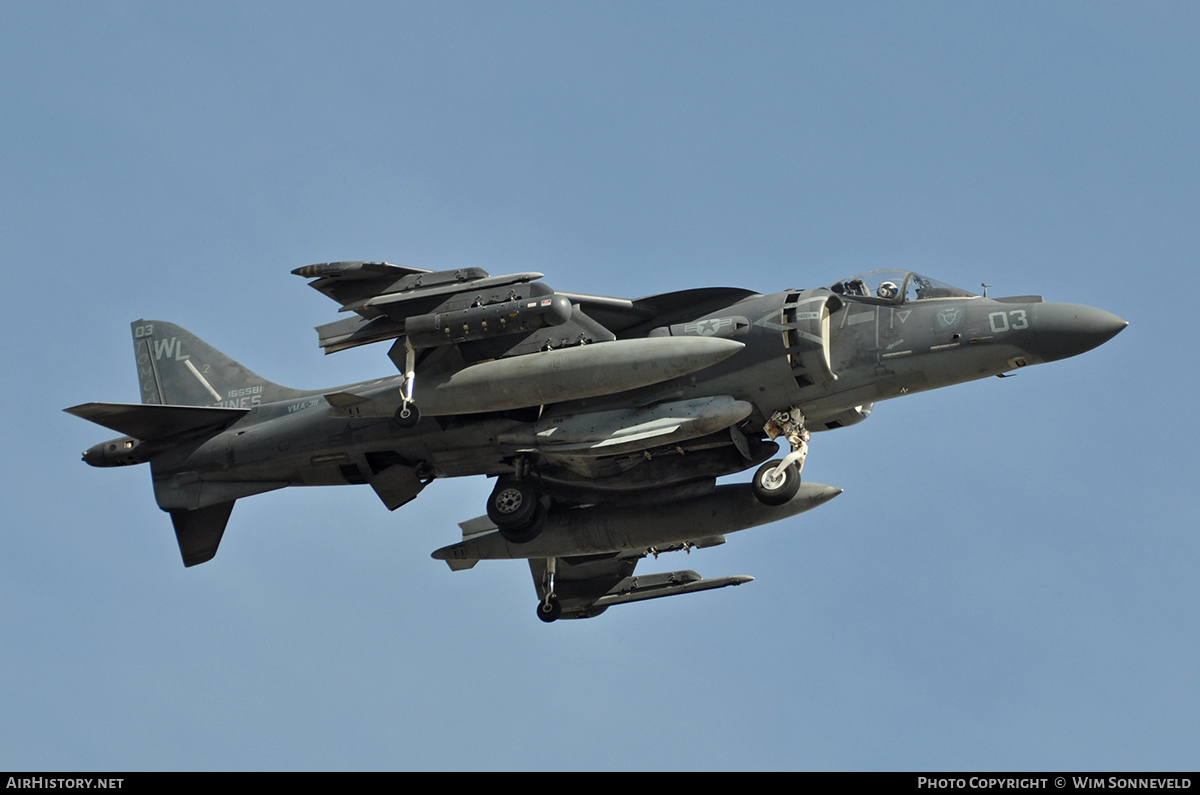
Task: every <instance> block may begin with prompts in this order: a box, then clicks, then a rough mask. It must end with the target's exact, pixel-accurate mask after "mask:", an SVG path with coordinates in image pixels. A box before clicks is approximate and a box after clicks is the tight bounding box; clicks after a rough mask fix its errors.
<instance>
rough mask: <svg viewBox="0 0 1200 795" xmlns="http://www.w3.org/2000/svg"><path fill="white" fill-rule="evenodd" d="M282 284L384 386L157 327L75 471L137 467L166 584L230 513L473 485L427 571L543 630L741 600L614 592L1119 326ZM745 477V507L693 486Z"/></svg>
mask: <svg viewBox="0 0 1200 795" xmlns="http://www.w3.org/2000/svg"><path fill="white" fill-rule="evenodd" d="M293 273H294V274H296V275H298V276H301V277H304V278H307V279H312V281H311V282H310V284H311V286H312V287H314V288H315V289H317V290H319V291H320V292H321V293H323V294H325V295H327V296H329V297H330V298H332V299H333V300H334V301H336V302H337V303H338V304H339V305H340V307H341V310H340V311H342V312H344V313H348V317H347V318H346V319H343V320H341V321H338V322H334V323H330V324H328V325H323V326H319V327H318V328H317V332H318V336H319V343H320V346H321V347H322V348H323V349H324V350H325V352H326V353H334V352H336V351H342V350H346V349H348V348H352V347H355V346H359V345H366V344H370V343H376V342H383V341H390V342H391V347H390V350H389V352H388V356H389V358H390V359H391V360H392V362H393V363H394V364H395V366H396V368H397V370H398V374H396V375H392V376H391V377H387V378H381V379H379V380H376V381H366V382H363V383H358V384H351V385H349V386H341V387H336V388H332V389H323V390H315V391H306V390H296V389H289V388H286V387H282V386H279V385H277V384H274V383H271V382H270V381H267V380H266V379H264V378H261V377H259V376H258V375H255V374H254V373H252V372H251V371H249V370H247V369H246V368H245V367H243V366H242V365H240V364H238V363H237V362H235V361H233V360H232V359H230V358H229V357H228V356H225V355H224V354H222V353H220V352H219V351H217V350H215V349H214V348H212V347H211V346H209V345H207V344H206V343H204V342H203V341H202V340H200V339H199V338H197V337H195V336H194V335H192V334H190V333H189V332H187V331H185V330H184V329H182V328H180V327H179V326H176V325H173V324H171V323H168V322H164V321H160V320H138V321H135V322H134V323H133V324H132V330H133V347H134V354H135V358H136V362H137V372H138V380H139V384H140V386H141V398H142V402H141V403H137V404H130V403H85V404H83V405H80V406H75V407H73V408H69V409H66V411H68V412H70V413H71V414H74V415H76V416H78V417H83V418H84V419H87V420H91V421H92V422H95V423H98V424H100V425H103V426H105V427H107V428H110V429H112V430H115V431H117V432H118V433H122V434H125V435H124V436H123V437H121V438H119V439H113V440H110V441H106V442H103V443H101V444H98V445H95V446H94V447H92V448H91V449H89V450H88V451H87V452H85V453H84V454H83V460H84V461H85V462H87V463H88V464H91V465H93V466H99V467H112V466H125V465H130V464H140V463H145V462H149V464H150V472H151V476H152V480H153V485H154V496H155V499H156V500H157V502H158V505H159V507H160V508H162V509H163V510H164V511H167V512H168V513H169V514H170V515H171V521H172V523H173V525H174V529H175V535H176V538H177V540H178V543H179V549H180V552H181V553H182V556H183V562H184V565H185V566H194V565H196V564H199V563H203V562H205V561H207V560H210V559H211V558H212V557H213V556H214V555H215V554H216V552H217V546H218V544H219V543H220V541H221V537H222V534H223V533H224V531H225V527H226V524H227V522H228V520H229V517H230V512H231V511H232V509H233V505H234V502H235V501H237V500H239V499H242V498H244V497H249V496H251V495H254V494H260V493H263V492H267V491H271V490H274V489H280V488H283V487H285V486H322V485H345V484H367V485H369V486H370V487H371V488H372V489H373V490H374V491H375V493H376V494H377V495H378V496H379V498H380V499H381V500H382V501H383V504H384V505H385V506H387V508H389V509H391V510H395V509H397V508H399V507H400V506H402V505H404V504H405V503H407V502H409V501H410V500H412V499H414V498H415V497H416V496H417V495H418V494H420V492H421V490H422V489H423V488H424V487H425V486H426V485H427V484H428V483H429V482H430V481H432V480H433V479H434V478H449V477H463V476H468V475H486V476H488V477H492V478H495V481H496V483H495V488H494V489H493V490H492V493H491V496H490V497H489V498H488V500H487V510H486V514H485V515H483V516H480V517H478V518H476V519H471V520H469V521H465V522H462V523H461V525H460V526H461V528H462V530H463V539H462V541H461V542H460V543H457V544H453V545H451V546H448V547H445V548H442V549H439V550H437V551H435V552H434V553H433V557H434V558H436V559H439V560H444V561H447V562H448V563H449V565H450V568H451V569H453V570H460V569H467V568H471V567H472V566H474V565H475V564H476V563H477V562H478V561H480V560H485V559H489V560H490V559H525V560H528V561H529V566H530V569H531V571H532V573H533V580H534V585H535V588H536V590H537V595H538V603H537V615H538V617H539V618H541V619H542V620H544V621H547V622H549V621H554V620H556V619H558V618H587V617H591V616H595V615H598V614H600V613H602V612H604V611H605V610H606V609H608V607H610V606H612V605H616V604H623V603H627V602H635V601H641V600H645V599H653V598H657V597H662V596H670V595H675V594H681V593H688V592H692V591H701V590H708V589H712V588H721V587H724V586H729V585H738V584H741V583H743V582H747V581H749V580H751V579H753V578H751V577H745V576H735V577H720V578H712V579H705V578H702V577H700V575H698V574H696V573H695V572H693V571H676V572H669V573H661V574H649V575H642V576H635V575H634V568H635V567H636V565H637V563H638V561H639V560H640V559H641V558H643V557H645V556H647V555H650V554H653V555H655V556H657V555H658V554H659V553H661V552H666V551H673V550H683V549H691V548H694V547H708V546H712V545H716V544H721V543H724V541H725V534H727V533H731V532H733V531H736V530H743V529H746V528H749V527H755V526H758V525H762V524H766V523H769V522H774V521H777V520H780V519H783V518H786V517H789V516H793V515H795V514H798V513H801V512H803V511H807V510H810V509H812V508H815V507H817V506H818V505H821V504H822V503H824V502H826V501H828V500H830V499H832V498H833V497H835V496H837V495H838V494H840V493H841V489H838V488H835V487H832V486H826V485H822V484H819V483H810V482H807V481H803V482H802V480H801V469H802V467H803V465H804V461H805V457H806V455H807V452H808V442H809V439H810V433H812V432H818V431H827V430H832V429H835V428H841V427H844V426H848V425H853V424H855V423H858V422H862V421H863V420H864V419H866V418H867V417H868V416H870V414H871V410H872V407H873V406H874V404H875V403H876V402H878V401H880V400H886V399H888V398H895V397H899V396H901V395H907V394H910V393H913V392H921V391H924V390H927V389H935V388H937V387H943V386H949V385H950V384H956V383H961V382H964V381H970V380H973V379H978V378H984V377H986V376H993V375H1005V374H1007V373H1009V372H1010V371H1012V370H1016V369H1018V368H1021V367H1026V366H1028V365H1032V364H1039V363H1042V362H1050V361H1055V360H1057V359H1063V358H1066V357H1068V356H1074V355H1076V354H1079V353H1083V352H1084V351H1087V350H1090V349H1092V348H1094V347H1096V346H1098V345H1100V344H1102V343H1103V342H1105V341H1106V340H1108V339H1110V338H1111V337H1113V336H1114V335H1115V334H1117V333H1118V332H1120V331H1121V330H1122V329H1123V328H1124V327H1125V326H1126V325H1127V324H1126V322H1125V321H1124V320H1121V319H1120V318H1118V317H1116V316H1115V315H1112V314H1109V313H1108V312H1104V311H1102V310H1099V309H1093V308H1091V307H1087V306H1080V305H1076V304H1059V303H1048V302H1045V301H1043V300H1042V298H1041V297H1038V296H1018V297H1011V298H987V297H986V296H979V295H974V294H972V293H970V292H967V291H965V290H961V289H958V288H956V287H951V286H949V285H946V284H943V283H941V282H938V281H935V280H933V279H930V278H927V277H925V276H922V275H920V274H917V273H913V272H911V271H901V270H887V271H872V272H870V273H865V274H861V275H859V276H854V277H851V278H849V279H845V280H842V281H838V282H835V283H833V284H832V285H830V286H828V287H822V288H817V289H807V290H785V291H783V292H778V293H774V294H771V295H762V294H759V293H755V292H753V291H750V290H743V289H735V288H703V289H692V290H683V291H680V292H671V293H664V294H661V295H652V296H648V297H646V298H638V299H635V300H628V299H624V298H611V297H606V296H599V295H585V294H580V293H571V292H560V291H556V290H553V289H551V288H550V287H549V286H547V285H546V284H545V283H544V282H542V281H540V279H541V278H542V274H540V273H514V274H509V275H506V276H492V275H490V274H488V273H487V272H486V271H484V270H482V269H479V268H464V269H460V270H451V271H427V270H422V269H418V268H412V267H406V266H401V265H393V264H389V263H384V262H330V263H323V264H319V265H310V266H307V267H303V268H298V269H297V270H295V271H293ZM985 293H986V289H985ZM777 440H782V441H785V442H786V443H787V448H788V451H787V453H786V454H785V455H783V456H782V457H781V458H773V456H775V454H776V453H777V452H778V450H779V442H778V441H777ZM751 469H755V473H754V475H753V477H752V478H751V480H750V482H749V483H745V484H734V485H720V486H718V485H717V482H716V481H717V479H718V478H720V477H723V476H727V475H732V474H735V473H739V472H743V471H747V470H751Z"/></svg>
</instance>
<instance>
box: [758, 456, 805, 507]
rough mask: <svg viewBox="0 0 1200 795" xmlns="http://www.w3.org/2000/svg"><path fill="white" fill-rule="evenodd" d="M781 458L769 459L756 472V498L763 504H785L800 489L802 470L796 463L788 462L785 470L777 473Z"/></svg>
mask: <svg viewBox="0 0 1200 795" xmlns="http://www.w3.org/2000/svg"><path fill="white" fill-rule="evenodd" d="M780 463H782V462H781V460H779V459H776V460H774V461H768V462H767V463H765V464H763V465H762V466H761V467H759V469H758V471H757V472H755V473H754V482H753V484H751V485H752V487H753V489H754V496H755V498H756V499H757V500H758V501H759V502H761V503H762V504H763V505H783V504H784V503H786V502H788V501H789V500H790V499H792V497H795V496H796V492H798V491H799V490H800V471H799V469H797V467H796V465H795V464H788V465H787V466H786V467H784V468H783V471H782V472H780V473H776V472H775V469H776V467H778V466H779V464H780Z"/></svg>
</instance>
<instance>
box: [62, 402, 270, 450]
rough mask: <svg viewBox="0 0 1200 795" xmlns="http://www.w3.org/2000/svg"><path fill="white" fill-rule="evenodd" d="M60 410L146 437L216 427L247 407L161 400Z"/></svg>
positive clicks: (239, 415) (167, 436)
mask: <svg viewBox="0 0 1200 795" xmlns="http://www.w3.org/2000/svg"><path fill="white" fill-rule="evenodd" d="M63 411H65V412H67V413H68V414H74V415H75V416H76V417H82V418H83V419H85V420H89V421H91V422H94V423H96V424H97V425H103V426H104V427H105V428H111V429H112V430H114V431H116V432H118V433H123V434H125V435H126V436H132V437H133V438H135V439H141V440H142V441H150V440H158V439H170V438H172V437H175V436H186V435H189V434H193V433H199V432H200V431H217V430H220V429H222V428H225V427H227V426H229V425H232V424H233V423H234V422H237V421H238V420H239V419H241V418H242V417H243V416H245V415H246V414H247V413H248V412H249V411H250V409H231V408H219V407H217V408H213V407H208V406H168V405H164V404H161V403H84V404H83V405H81V406H73V407H71V408H69V409H63Z"/></svg>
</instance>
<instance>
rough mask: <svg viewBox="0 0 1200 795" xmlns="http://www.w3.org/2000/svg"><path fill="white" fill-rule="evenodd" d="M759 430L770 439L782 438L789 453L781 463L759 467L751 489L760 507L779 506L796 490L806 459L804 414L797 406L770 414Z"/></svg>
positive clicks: (806, 436)
mask: <svg viewBox="0 0 1200 795" xmlns="http://www.w3.org/2000/svg"><path fill="white" fill-rule="evenodd" d="M763 430H765V431H766V433H767V436H769V437H771V438H772V439H774V438H776V437H778V436H783V437H784V438H785V439H787V440H788V444H789V445H791V448H792V451H791V452H790V453H788V454H787V455H786V456H784V458H783V459H782V460H779V459H776V460H774V461H768V462H767V463H765V464H763V465H762V466H761V467H759V470H758V471H757V472H755V473H754V481H753V483H752V484H751V486H752V487H753V489H754V496H755V497H756V498H757V499H758V501H759V502H761V503H762V504H763V505H783V504H784V503H786V502H788V501H789V500H790V499H792V497H795V496H796V492H798V491H799V490H800V472H801V471H802V470H803V469H804V459H805V458H807V457H808V440H809V438H810V434H809V432H808V429H807V428H805V427H804V414H803V412H801V411H800V409H799V407H797V406H792V407H791V408H789V409H788V410H786V411H777V412H775V413H774V414H772V415H771V419H770V420H769V421H768V422H767V424H766V425H764V426H763Z"/></svg>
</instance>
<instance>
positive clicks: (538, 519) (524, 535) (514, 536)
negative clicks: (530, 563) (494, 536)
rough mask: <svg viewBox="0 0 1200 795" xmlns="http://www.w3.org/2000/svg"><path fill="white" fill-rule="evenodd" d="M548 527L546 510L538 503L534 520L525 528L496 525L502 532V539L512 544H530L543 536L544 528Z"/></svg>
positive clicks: (534, 512) (534, 511)
mask: <svg viewBox="0 0 1200 795" xmlns="http://www.w3.org/2000/svg"><path fill="white" fill-rule="evenodd" d="M545 526H546V509H545V508H543V507H542V506H541V503H537V504H536V505H535V507H534V510H533V518H532V519H530V520H529V524H527V525H525V526H524V527H520V528H517V527H502V526H500V525H496V528H497V529H498V530H499V531H500V537H501V538H503V539H504V540H505V541H507V542H508V543H510V544H528V543H529V542H530V541H532V540H533V539H535V538H537V537H538V536H539V535H541V534H542V528H543V527H545Z"/></svg>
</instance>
